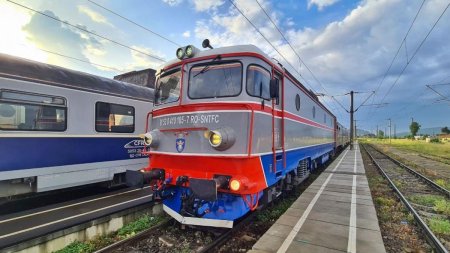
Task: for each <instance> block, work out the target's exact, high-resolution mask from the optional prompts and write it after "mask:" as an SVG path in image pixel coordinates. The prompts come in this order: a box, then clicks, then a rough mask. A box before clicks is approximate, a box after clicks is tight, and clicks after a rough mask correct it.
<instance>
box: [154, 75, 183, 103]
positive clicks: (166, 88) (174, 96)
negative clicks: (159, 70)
mask: <svg viewBox="0 0 450 253" xmlns="http://www.w3.org/2000/svg"><path fill="white" fill-rule="evenodd" d="M180 86H181V71H180V69H176V70H173V71H169V72H167V73H164V74H162V75H161V77H160V78H159V79H158V82H157V83H156V90H155V104H157V105H158V104H165V103H171V102H175V101H178V98H179V97H180Z"/></svg>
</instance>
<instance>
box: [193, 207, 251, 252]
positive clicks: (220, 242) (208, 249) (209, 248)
mask: <svg viewBox="0 0 450 253" xmlns="http://www.w3.org/2000/svg"><path fill="white" fill-rule="evenodd" d="M257 213H258V211H254V212H251V213H250V214H249V215H247V217H245V218H244V219H243V220H241V221H240V222H239V223H237V224H236V225H235V226H233V228H232V229H230V230H228V231H226V232H224V233H223V234H221V235H220V236H218V237H217V238H216V239H215V240H214V241H212V242H211V243H210V244H208V245H206V246H204V247H203V248H202V249H201V250H199V251H196V253H207V252H215V251H214V250H215V249H216V248H217V247H219V246H222V245H223V244H224V243H225V242H227V240H228V239H230V237H231V236H233V234H234V233H235V232H237V231H240V230H241V228H242V227H244V226H245V225H247V224H248V223H249V222H250V221H252V220H253V218H255V217H256V214H257Z"/></svg>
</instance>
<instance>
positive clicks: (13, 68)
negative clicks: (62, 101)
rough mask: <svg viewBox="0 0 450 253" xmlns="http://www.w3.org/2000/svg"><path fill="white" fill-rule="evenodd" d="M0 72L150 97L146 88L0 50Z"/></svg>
mask: <svg viewBox="0 0 450 253" xmlns="http://www.w3.org/2000/svg"><path fill="white" fill-rule="evenodd" d="M0 76H1V77H6V78H15V79H21V80H25V81H35V82H36V81H37V82H41V83H45V84H48V85H53V86H59V87H65V88H71V89H78V90H86V91H92V92H97V93H103V94H109V95H115V96H121V97H127V98H132V99H137V100H144V101H149V102H150V101H153V97H154V91H153V89H150V88H145V87H142V86H138V85H134V84H130V83H125V82H121V81H116V80H113V79H108V78H104V77H100V76H95V75H91V74H87V73H84V72H80V71H75V70H70V69H66V68H62V67H58V66H54V65H50V64H45V63H40V62H35V61H31V60H28V59H24V58H19V57H15V56H11V55H6V54H0Z"/></svg>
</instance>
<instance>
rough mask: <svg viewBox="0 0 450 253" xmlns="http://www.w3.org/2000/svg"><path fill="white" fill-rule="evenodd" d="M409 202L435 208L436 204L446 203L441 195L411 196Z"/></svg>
mask: <svg viewBox="0 0 450 253" xmlns="http://www.w3.org/2000/svg"><path fill="white" fill-rule="evenodd" d="M409 200H410V201H412V202H414V203H416V204H419V205H423V206H429V207H433V206H434V205H435V204H436V202H438V201H441V200H444V201H445V198H444V197H442V196H439V195H415V196H411V197H410V198H409Z"/></svg>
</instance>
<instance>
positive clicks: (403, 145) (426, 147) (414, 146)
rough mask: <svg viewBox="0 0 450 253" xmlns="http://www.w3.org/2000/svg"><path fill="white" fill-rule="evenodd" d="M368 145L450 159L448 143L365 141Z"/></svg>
mask: <svg viewBox="0 0 450 253" xmlns="http://www.w3.org/2000/svg"><path fill="white" fill-rule="evenodd" d="M361 141H363V142H367V143H374V144H383V145H390V146H392V147H394V148H398V149H403V150H408V151H414V152H417V153H422V154H426V155H431V156H438V157H442V158H445V159H450V142H446V143H429V142H425V141H424V140H418V141H416V140H414V141H413V140H409V139H391V143H389V140H386V139H375V138H373V139H363V140H361Z"/></svg>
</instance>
